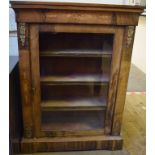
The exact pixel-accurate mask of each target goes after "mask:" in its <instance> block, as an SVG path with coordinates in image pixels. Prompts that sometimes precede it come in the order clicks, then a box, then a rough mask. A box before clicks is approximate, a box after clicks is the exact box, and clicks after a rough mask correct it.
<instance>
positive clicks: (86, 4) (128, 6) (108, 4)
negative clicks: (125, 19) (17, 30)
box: [11, 0, 144, 13]
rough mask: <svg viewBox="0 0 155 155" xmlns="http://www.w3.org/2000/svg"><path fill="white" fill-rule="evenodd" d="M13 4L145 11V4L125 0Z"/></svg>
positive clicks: (22, 0) (16, 2)
mask: <svg viewBox="0 0 155 155" xmlns="http://www.w3.org/2000/svg"><path fill="white" fill-rule="evenodd" d="M11 4H12V7H13V8H40V9H41V8H42V9H44V8H48V9H49V8H50V7H51V9H52V7H55V6H58V7H62V8H63V7H64V8H65V9H66V8H67V7H68V8H71V7H80V8H83V9H86V8H96V9H97V8H102V9H104V8H105V9H109V11H113V10H115V9H117V11H122V10H124V11H125V12H128V11H129V12H130V11H131V10H133V11H132V12H134V10H135V12H140V13H141V12H143V9H144V6H142V5H136V4H133V3H127V2H125V1H124V0H122V1H119V2H118V1H108V0H102V1H101V0H89V1H88V0H57V1H56V0H11Z"/></svg>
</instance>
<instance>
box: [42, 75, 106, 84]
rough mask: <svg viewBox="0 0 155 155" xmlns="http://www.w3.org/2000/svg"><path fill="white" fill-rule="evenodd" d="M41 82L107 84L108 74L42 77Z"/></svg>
mask: <svg viewBox="0 0 155 155" xmlns="http://www.w3.org/2000/svg"><path fill="white" fill-rule="evenodd" d="M40 80H41V82H42V83H44V84H52V83H70V84H71V83H90V82H94V83H101V82H102V83H108V82H109V74H104V75H100V74H98V75H97V74H89V75H88V74H87V75H69V76H44V77H41V79H40Z"/></svg>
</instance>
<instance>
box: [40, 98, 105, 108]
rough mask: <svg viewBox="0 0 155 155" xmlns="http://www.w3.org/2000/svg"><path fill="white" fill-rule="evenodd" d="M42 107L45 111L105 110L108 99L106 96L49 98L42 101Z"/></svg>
mask: <svg viewBox="0 0 155 155" xmlns="http://www.w3.org/2000/svg"><path fill="white" fill-rule="evenodd" d="M41 107H42V110H43V111H55V110H61V111H74V110H75V111H78V110H105V109H106V100H105V98H104V97H102V98H101V97H100V98H99V97H94V98H92V97H90V98H71V99H62V100H47V101H42V104H41Z"/></svg>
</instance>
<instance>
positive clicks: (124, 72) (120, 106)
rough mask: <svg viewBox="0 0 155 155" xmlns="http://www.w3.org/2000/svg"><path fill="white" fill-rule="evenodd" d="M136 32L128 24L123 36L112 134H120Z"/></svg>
mask: <svg viewBox="0 0 155 155" xmlns="http://www.w3.org/2000/svg"><path fill="white" fill-rule="evenodd" d="M134 33H135V27H134V26H128V27H126V28H125V32H124V37H123V48H122V59H121V65H120V73H119V81H118V88H117V95H116V105H115V111H114V118H113V125H112V135H120V130H121V124H122V115H123V110H124V104H125V98H126V90H127V84H128V76H129V71H130V64H131V55H132V47H133V39H134Z"/></svg>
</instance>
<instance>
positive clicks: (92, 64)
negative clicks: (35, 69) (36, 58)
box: [40, 57, 111, 76]
mask: <svg viewBox="0 0 155 155" xmlns="http://www.w3.org/2000/svg"><path fill="white" fill-rule="evenodd" d="M110 63H111V58H102V57H100V58H96V57H95V58H94V57H89V58H85V57H78V58H77V57H74V58H73V57H41V58H40V73H41V76H47V75H74V74H96V73H98V74H101V73H103V74H104V73H109V72H110Z"/></svg>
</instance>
